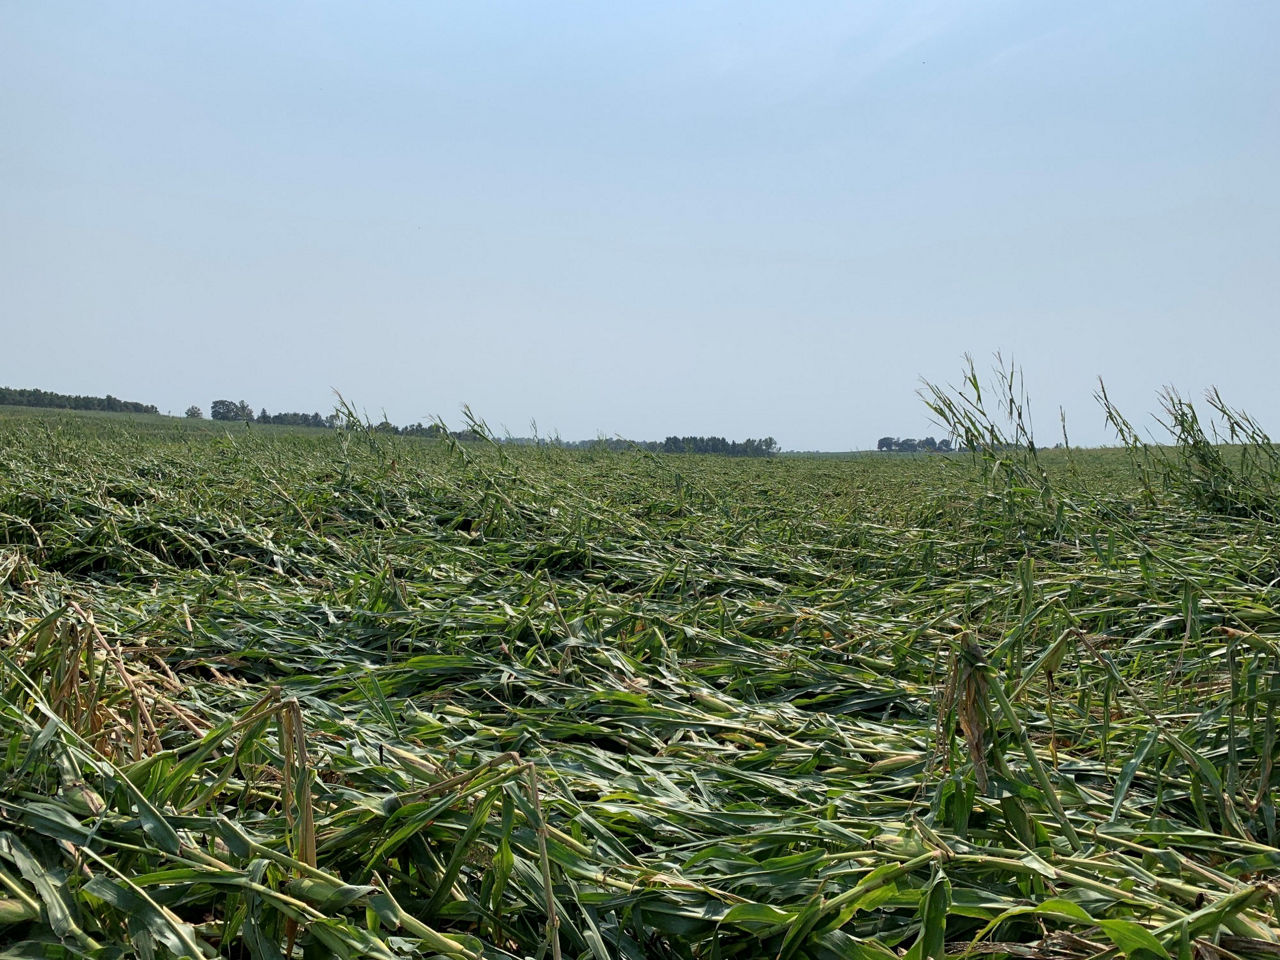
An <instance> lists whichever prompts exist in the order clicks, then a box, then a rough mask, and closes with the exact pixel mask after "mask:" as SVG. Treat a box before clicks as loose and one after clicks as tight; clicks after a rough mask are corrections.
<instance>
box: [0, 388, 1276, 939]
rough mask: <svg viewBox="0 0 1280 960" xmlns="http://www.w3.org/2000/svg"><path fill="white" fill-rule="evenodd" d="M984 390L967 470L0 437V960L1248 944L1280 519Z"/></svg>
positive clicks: (520, 451)
mask: <svg viewBox="0 0 1280 960" xmlns="http://www.w3.org/2000/svg"><path fill="white" fill-rule="evenodd" d="M1001 382H1002V383H1003V384H1005V385H1006V387H1007V385H1008V384H1010V383H1011V382H1012V381H1010V380H1009V379H1008V378H1007V377H1006V378H1004V379H1002V381H1001ZM971 390H972V391H973V392H976V393H978V394H979V395H977V396H975V395H974V393H973V392H971V393H970V394H969V399H968V400H964V401H957V400H956V399H955V398H954V397H952V398H951V400H952V403H953V404H954V406H950V407H949V406H947V405H946V404H945V403H944V402H943V401H942V400H941V399H940V398H939V397H938V396H936V395H931V400H932V401H933V402H935V403H937V404H938V406H939V407H941V408H942V409H943V410H944V411H950V410H953V409H954V410H957V411H960V412H961V418H963V417H964V416H967V415H966V414H964V411H966V410H967V411H969V414H972V419H969V420H964V419H958V420H957V422H958V423H959V424H960V425H961V427H962V430H961V431H960V432H959V435H961V436H967V440H966V445H969V441H970V440H971V441H972V442H973V443H972V454H971V456H969V457H954V456H953V457H882V456H876V455H867V456H864V457H853V458H848V459H842V460H834V459H829V460H819V459H806V458H761V459H736V460H730V459H726V458H704V457H678V456H667V455H662V454H656V453H650V452H645V451H632V452H629V453H617V454H610V453H603V452H601V451H598V450H590V451H581V452H579V451H569V450H565V449H562V448H559V447H555V446H540V445H530V446H527V447H524V446H515V445H510V444H498V443H495V442H489V439H488V438H489V431H488V429H487V427H486V426H485V425H484V424H483V422H482V421H479V420H478V419H476V418H475V417H473V416H470V415H469V414H468V416H467V425H466V429H467V430H468V431H471V433H472V434H473V435H474V437H475V438H477V439H476V441H475V442H470V443H467V442H463V441H461V440H459V439H458V438H457V437H455V436H453V435H452V434H450V433H448V432H447V431H445V430H444V429H443V427H442V428H441V431H440V432H441V434H442V439H441V440H440V441H438V442H429V443H428V442H423V441H421V440H418V439H416V438H406V437H403V436H399V435H396V434H394V433H390V432H386V431H380V430H379V429H377V427H374V426H371V425H369V424H368V423H367V422H365V421H363V420H362V419H361V418H359V417H357V416H356V415H355V413H354V411H352V410H351V409H350V408H349V407H345V406H344V409H345V411H346V415H345V416H341V417H340V418H339V419H338V420H337V421H336V426H335V428H334V429H333V430H330V431H325V432H319V431H308V430H297V431H292V432H290V431H287V430H284V429H273V430H256V429H254V430H243V429H236V430H228V429H227V428H226V426H225V425H214V424H211V423H209V422H207V421H206V422H201V421H186V420H182V419H171V420H160V419H159V418H157V419H156V420H155V421H149V420H139V421H136V422H135V421H120V420H118V419H108V418H106V417H98V418H89V417H83V418H81V417H76V418H72V417H68V416H65V415H62V416H59V415H56V414H49V415H31V414H30V413H26V414H23V415H21V416H12V417H10V416H0V745H3V746H2V747H0V757H2V758H3V759H2V760H0V763H2V764H3V771H2V775H0V887H2V888H3V889H2V890H0V940H3V942H4V943H5V944H6V947H5V948H4V949H5V950H6V951H8V952H7V953H6V955H12V956H102V957H107V956H133V955H136V956H157V957H166V956H204V955H214V956H224V957H284V956H288V955H289V953H290V951H291V950H292V952H293V954H294V955H295V956H297V955H302V956H338V957H352V958H356V957H361V958H363V957H382V958H400V957H435V956H448V957H458V958H476V957H492V958H506V957H528V956H539V955H541V956H545V957H551V956H571V957H599V958H605V957H608V958H613V957H620V958H629V960H638V958H644V957H665V958H677V957H678V958H700V960H701V958H711V957H722V958H742V960H748V958H756V957H780V956H785V957H796V958H800V957H804V958H840V957H867V958H871V957H875V958H881V960H889V958H892V957H902V956H904V955H908V954H909V955H910V956H912V957H918V958H921V960H923V958H926V957H941V956H944V955H946V956H953V955H960V954H961V953H963V952H964V951H966V950H970V954H969V955H971V956H997V957H998V956H1028V955H1031V956H1052V957H1058V958H1062V960H1069V958H1072V957H1081V958H1083V957H1086V956H1094V955H1103V956H1119V955H1124V956H1130V957H1147V956H1151V955H1156V956H1159V955H1174V954H1175V953H1178V954H1179V955H1185V956H1195V955H1200V956H1212V955H1215V954H1214V953H1213V951H1218V955H1223V956H1226V955H1234V956H1253V957H1263V956H1270V955H1272V954H1273V953H1274V950H1275V946H1274V945H1275V943H1276V942H1277V941H1278V939H1280V921H1278V919H1277V916H1276V902H1277V901H1276V891H1277V881H1278V880H1280V846H1278V844H1280V837H1277V826H1276V817H1275V796H1276V793H1277V789H1280V770H1278V769H1277V765H1276V764H1275V762H1274V759H1275V757H1276V756H1277V736H1276V722H1275V714H1276V708H1277V704H1280V644H1278V640H1280V616H1278V615H1277V613H1276V609H1277V600H1278V599H1280V597H1278V596H1277V587H1276V572H1275V552H1274V543H1275V539H1276V536H1277V534H1278V533H1280V531H1278V530H1277V529H1276V526H1275V524H1276V521H1275V520H1274V519H1272V518H1271V517H1270V516H1269V515H1268V514H1267V513H1266V512H1265V511H1263V510H1254V511H1252V512H1247V513H1239V512H1237V511H1235V510H1234V509H1228V508H1229V507H1230V503H1229V502H1227V501H1223V502H1224V503H1225V504H1226V507H1224V509H1222V510H1220V511H1218V510H1207V509H1206V508H1205V506H1204V503H1205V502H1207V501H1200V500H1195V499H1190V498H1189V497H1188V490H1187V489H1185V488H1183V487H1181V486H1179V485H1178V484H1176V483H1170V484H1166V483H1164V482H1162V481H1161V479H1160V474H1159V471H1157V470H1155V469H1154V467H1153V468H1152V471H1151V476H1150V479H1151V480H1152V482H1151V483H1150V484H1148V483H1147V482H1146V479H1145V478H1144V476H1143V475H1142V473H1141V471H1140V470H1138V469H1135V461H1133V460H1131V459H1130V455H1129V453H1128V452H1126V451H1124V450H1115V451H1097V452H1088V453H1082V452H1079V451H1070V452H1055V451H1042V450H1040V449H1039V448H1038V447H1035V446H1034V443H1033V441H1032V439H1031V436H1030V431H1029V429H1024V428H1022V427H1018V426H1016V425H1013V426H1011V425H1007V424H1005V423H1004V422H1003V421H1002V422H1001V423H1000V424H999V425H998V426H996V425H993V424H992V423H990V422H989V419H990V418H988V419H987V420H984V419H983V417H985V413H982V414H979V413H978V412H975V411H985V410H986V409H987V408H986V407H985V406H984V404H985V403H986V402H987V399H986V394H985V393H983V392H981V391H979V388H978V386H977V385H976V384H971ZM1004 393H1006V394H1008V396H1002V397H1001V400H1000V401H999V403H1000V409H1001V411H1004V410H1008V409H1009V408H1008V406H1007V404H1008V401H1009V397H1010V396H1012V397H1013V398H1014V401H1015V403H1014V413H1015V416H1017V415H1018V409H1019V408H1018V404H1017V402H1016V401H1017V399H1018V391H1017V389H1016V383H1014V389H1012V390H1008V389H1006V390H1005V391H1004ZM1022 409H1023V410H1024V411H1025V407H1024V408H1022ZM1025 421H1026V418H1025V416H1023V417H1022V422H1023V423H1025ZM964 429H967V430H968V431H969V432H968V434H964V432H963V430H964ZM1220 452H1222V453H1223V455H1224V456H1227V455H1228V453H1229V452H1228V451H1220ZM1229 455H1230V456H1233V457H1234V456H1235V454H1234V452H1231V453H1230V454H1229ZM1138 456H1139V458H1140V457H1141V452H1139V454H1138ZM1169 456H1171V457H1176V456H1179V454H1177V453H1170V454H1169ZM1250 456H1251V458H1252V459H1251V460H1250V463H1251V466H1250V467H1249V469H1250V470H1251V471H1254V472H1253V473H1252V474H1249V476H1252V477H1253V480H1252V481H1251V482H1253V483H1255V484H1263V483H1265V482H1267V478H1266V474H1265V470H1264V468H1263V467H1262V466H1261V464H1263V463H1264V462H1265V459H1264V458H1265V454H1264V453H1263V452H1261V451H1254V452H1253V453H1252V454H1251V455H1250ZM1139 463H1140V460H1139ZM1231 466H1232V469H1233V470H1236V471H1241V472H1242V471H1243V470H1244V469H1245V468H1244V467H1243V466H1241V465H1240V462H1239V461H1238V460H1233V461H1231ZM1241 475H1243V473H1241ZM1232 502H1233V501H1232ZM1028 951H1031V952H1030V953H1029V952H1028ZM1108 951H1109V952H1108Z"/></svg>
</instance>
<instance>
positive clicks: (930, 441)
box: [920, 437, 938, 452]
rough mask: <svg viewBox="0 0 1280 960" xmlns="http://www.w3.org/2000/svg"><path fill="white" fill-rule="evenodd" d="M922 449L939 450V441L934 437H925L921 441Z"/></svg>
mask: <svg viewBox="0 0 1280 960" xmlns="http://www.w3.org/2000/svg"><path fill="white" fill-rule="evenodd" d="M920 449H921V450H929V451H931V452H932V451H934V450H937V449H938V441H937V440H935V439H934V438H933V437H925V438H924V439H923V440H921V441H920Z"/></svg>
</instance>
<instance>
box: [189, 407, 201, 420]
mask: <svg viewBox="0 0 1280 960" xmlns="http://www.w3.org/2000/svg"><path fill="white" fill-rule="evenodd" d="M186 418H187V419H188V420H203V419H204V411H203V410H201V409H200V408H199V407H197V406H196V405H195V404H194V403H193V404H192V405H191V406H189V407H187V412H186Z"/></svg>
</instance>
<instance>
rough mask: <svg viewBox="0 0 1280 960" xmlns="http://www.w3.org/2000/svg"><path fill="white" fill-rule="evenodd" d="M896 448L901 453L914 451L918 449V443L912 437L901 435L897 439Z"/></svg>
mask: <svg viewBox="0 0 1280 960" xmlns="http://www.w3.org/2000/svg"><path fill="white" fill-rule="evenodd" d="M898 449H899V450H901V451H902V452H903V453H915V452H916V451H917V450H919V449H920V444H919V443H918V442H917V441H916V440H915V439H914V438H912V437H903V438H902V439H901V440H899V441H898Z"/></svg>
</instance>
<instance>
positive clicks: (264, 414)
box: [258, 407, 271, 423]
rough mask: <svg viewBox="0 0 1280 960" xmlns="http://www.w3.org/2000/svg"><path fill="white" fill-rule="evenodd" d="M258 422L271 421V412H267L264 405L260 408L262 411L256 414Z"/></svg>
mask: <svg viewBox="0 0 1280 960" xmlns="http://www.w3.org/2000/svg"><path fill="white" fill-rule="evenodd" d="M258 422H259V423H270V422H271V414H269V413H267V408H266V407H263V408H262V411H261V412H260V413H259V414H258Z"/></svg>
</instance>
